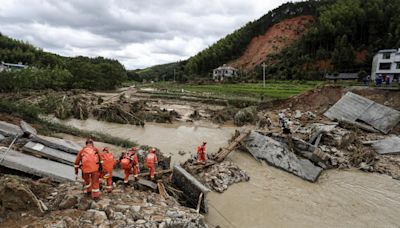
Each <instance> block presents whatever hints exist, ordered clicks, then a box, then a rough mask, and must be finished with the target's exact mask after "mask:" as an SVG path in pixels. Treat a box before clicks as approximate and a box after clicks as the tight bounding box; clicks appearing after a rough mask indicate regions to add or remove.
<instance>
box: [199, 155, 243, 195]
mask: <svg viewBox="0 0 400 228" xmlns="http://www.w3.org/2000/svg"><path fill="white" fill-rule="evenodd" d="M196 177H197V179H198V180H199V181H200V182H202V183H203V184H204V185H205V186H206V187H208V188H210V189H213V190H215V191H216V192H220V193H222V192H224V191H225V190H227V189H228V186H229V185H232V184H234V183H239V182H244V181H249V180H250V177H249V176H248V175H247V174H246V172H245V171H243V170H241V169H240V168H239V167H238V166H237V165H235V164H234V163H232V162H229V161H224V162H222V163H218V164H215V165H213V166H211V167H209V168H207V169H205V170H204V171H203V172H201V173H199V174H197V175H196Z"/></svg>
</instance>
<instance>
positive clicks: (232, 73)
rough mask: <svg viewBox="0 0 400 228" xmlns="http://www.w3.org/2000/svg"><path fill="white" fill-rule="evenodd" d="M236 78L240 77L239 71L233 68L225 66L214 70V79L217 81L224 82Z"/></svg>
mask: <svg viewBox="0 0 400 228" xmlns="http://www.w3.org/2000/svg"><path fill="white" fill-rule="evenodd" d="M236 77H238V70H237V69H236V68H233V67H231V66H226V65H225V64H224V65H223V66H220V67H218V68H217V69H214V70H213V79H214V80H215V81H224V80H225V78H236Z"/></svg>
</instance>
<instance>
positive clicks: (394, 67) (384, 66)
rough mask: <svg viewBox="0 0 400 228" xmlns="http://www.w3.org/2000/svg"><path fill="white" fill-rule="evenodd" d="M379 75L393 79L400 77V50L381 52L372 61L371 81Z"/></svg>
mask: <svg viewBox="0 0 400 228" xmlns="http://www.w3.org/2000/svg"><path fill="white" fill-rule="evenodd" d="M379 75H382V76H390V77H391V78H392V79H394V78H398V77H399V76H400V48H399V49H385V50H380V51H379V52H378V53H377V54H376V55H375V56H374V60H373V61H372V70H371V79H372V80H375V78H376V77H377V76H379Z"/></svg>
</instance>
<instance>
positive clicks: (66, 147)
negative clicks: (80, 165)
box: [32, 135, 82, 154]
mask: <svg viewBox="0 0 400 228" xmlns="http://www.w3.org/2000/svg"><path fill="white" fill-rule="evenodd" d="M32 141H33V142H37V143H40V144H43V145H45V146H47V147H50V148H53V149H57V150H62V151H65V152H67V153H70V154H78V152H79V150H81V149H82V147H81V146H79V145H78V144H76V143H74V142H72V141H69V140H64V139H59V138H54V137H48V136H43V135H36V136H34V137H33V138H32Z"/></svg>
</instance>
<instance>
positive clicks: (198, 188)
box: [172, 165, 210, 213]
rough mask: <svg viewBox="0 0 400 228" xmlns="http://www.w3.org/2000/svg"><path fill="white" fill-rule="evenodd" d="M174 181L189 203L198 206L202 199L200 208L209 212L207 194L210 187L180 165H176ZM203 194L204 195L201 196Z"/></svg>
mask: <svg viewBox="0 0 400 228" xmlns="http://www.w3.org/2000/svg"><path fill="white" fill-rule="evenodd" d="M172 183H173V184H174V185H176V186H178V187H179V189H181V190H182V191H183V192H184V195H185V200H186V202H187V203H188V205H190V206H192V207H193V208H196V207H197V205H198V203H199V202H198V201H199V199H200V200H201V202H200V209H201V210H202V211H203V212H205V213H207V212H208V199H207V194H208V192H210V189H208V188H207V187H206V186H204V185H203V184H202V183H200V182H199V181H198V180H197V179H196V178H195V177H193V176H192V175H191V174H190V173H188V172H187V171H186V170H185V169H184V168H182V167H181V166H180V165H174V168H173V171H172ZM201 195H202V197H200V196H201Z"/></svg>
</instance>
